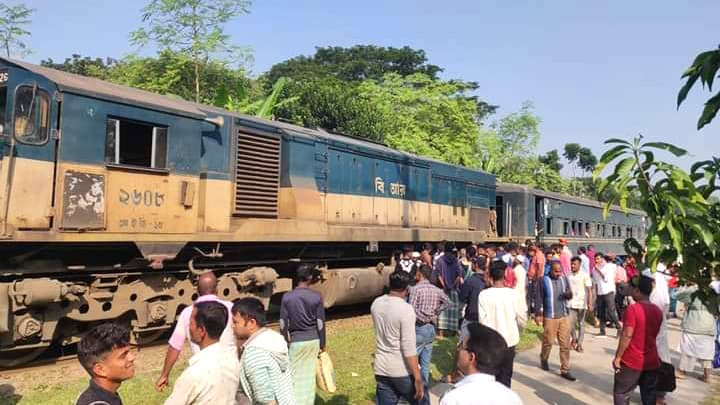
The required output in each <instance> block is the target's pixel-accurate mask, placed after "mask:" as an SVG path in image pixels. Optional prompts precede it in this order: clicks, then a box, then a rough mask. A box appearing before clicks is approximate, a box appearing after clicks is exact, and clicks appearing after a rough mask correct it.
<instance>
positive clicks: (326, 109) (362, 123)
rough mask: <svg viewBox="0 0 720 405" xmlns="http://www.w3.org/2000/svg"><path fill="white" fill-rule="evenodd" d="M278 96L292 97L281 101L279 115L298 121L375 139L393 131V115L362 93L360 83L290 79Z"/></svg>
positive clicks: (332, 130)
mask: <svg viewBox="0 0 720 405" xmlns="http://www.w3.org/2000/svg"><path fill="white" fill-rule="evenodd" d="M279 81H280V80H278V81H276V82H275V85H277V83H278V82H279ZM279 99H281V100H288V99H290V100H293V101H291V102H286V103H283V104H282V105H279V106H278V107H277V108H276V109H275V115H276V117H277V118H280V119H284V120H287V121H291V122H294V123H296V124H298V125H302V126H305V127H309V128H322V129H324V130H327V131H331V132H339V133H344V134H348V135H354V136H358V137H363V138H368V139H372V140H375V141H383V138H384V136H385V135H386V134H387V133H389V131H390V127H389V121H390V118H389V117H388V116H386V115H385V114H384V113H383V112H382V111H380V109H379V108H378V107H377V106H375V105H373V101H371V100H370V99H369V98H368V97H361V96H360V92H359V89H358V86H356V85H354V84H349V83H346V82H343V81H341V80H338V79H335V78H331V77H329V78H325V79H321V78H308V79H306V80H294V79H288V80H287V84H285V85H284V86H283V91H282V93H281V94H280V96H279Z"/></svg>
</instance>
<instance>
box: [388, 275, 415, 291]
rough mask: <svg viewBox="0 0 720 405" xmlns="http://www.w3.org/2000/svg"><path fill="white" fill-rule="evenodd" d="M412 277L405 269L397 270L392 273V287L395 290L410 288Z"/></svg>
mask: <svg viewBox="0 0 720 405" xmlns="http://www.w3.org/2000/svg"><path fill="white" fill-rule="evenodd" d="M411 281H412V277H411V276H410V273H408V272H405V271H402V270H400V271H395V272H393V273H391V274H390V289H391V290H393V291H403V290H406V289H407V288H408V286H409V285H410V282H411Z"/></svg>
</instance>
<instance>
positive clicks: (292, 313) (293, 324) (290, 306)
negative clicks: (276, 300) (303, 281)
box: [280, 287, 324, 342]
mask: <svg viewBox="0 0 720 405" xmlns="http://www.w3.org/2000/svg"><path fill="white" fill-rule="evenodd" d="M323 310H324V308H323V303H322V296H321V295H320V293H318V292H317V291H314V290H311V289H309V288H304V287H298V288H295V289H294V290H292V291H290V292H288V293H286V294H285V295H283V299H282V306H281V309H280V322H281V329H283V330H285V329H287V331H288V332H289V334H290V337H291V341H293V342H301V341H307V340H313V339H318V338H319V336H318V325H317V322H318V319H321V318H324V316H322V315H321V312H322V311H323ZM285 322H287V325H284V323H285Z"/></svg>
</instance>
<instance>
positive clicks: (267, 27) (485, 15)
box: [9, 0, 720, 165]
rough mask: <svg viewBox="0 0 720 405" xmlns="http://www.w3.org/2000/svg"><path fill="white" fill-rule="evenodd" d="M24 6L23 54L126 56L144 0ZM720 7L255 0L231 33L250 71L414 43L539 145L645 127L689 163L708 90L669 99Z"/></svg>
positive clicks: (711, 143) (711, 148)
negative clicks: (524, 109) (532, 127)
mask: <svg viewBox="0 0 720 405" xmlns="http://www.w3.org/2000/svg"><path fill="white" fill-rule="evenodd" d="M9 3H11V4H14V2H12V1H11V2H9ZM25 4H27V5H29V6H30V7H33V8H35V9H36V10H37V11H36V13H35V15H34V17H33V23H32V25H31V27H30V31H32V37H30V38H29V39H28V41H27V42H28V45H29V46H30V47H31V48H32V50H33V51H34V53H33V54H32V55H30V56H29V57H28V58H27V59H28V60H29V61H31V62H39V61H40V60H41V59H44V58H47V57H52V58H53V59H55V60H57V61H62V60H63V59H64V58H65V57H68V56H70V55H71V54H73V53H79V54H81V55H83V56H103V57H104V56H113V57H118V56H122V55H124V54H127V53H129V52H132V51H134V49H133V48H132V47H131V46H130V45H129V43H128V33H129V32H130V31H132V30H133V29H135V28H137V27H138V25H139V23H140V9H141V8H142V7H143V6H144V5H145V4H146V1H145V0H124V1H114V0H113V1H109V0H92V1H91V0H65V1H57V0H32V1H26V2H25ZM718 15H720V3H718V2H717V0H688V1H669V0H668V1H662V0H661V1H658V0H655V1H650V0H642V1H640V0H638V1H620V0H613V1H603V2H587V1H579V0H578V1H570V0H545V1H537V0H535V1H532V0H517V1H514V0H513V1H509V0H505V1H499V0H498V1H478V0H475V1H469V0H467V1H452V0H449V1H445V2H438V1H426V0H415V1H411V0H385V1H379V0H365V1H358V2H350V1H337V0H336V1H330V0H306V1H301V0H286V1H280V0H264V1H263V0H257V1H255V2H254V4H253V5H252V9H251V13H250V14H249V15H246V16H242V17H239V18H237V19H236V20H234V21H233V22H232V23H230V24H229V26H228V27H227V31H228V33H229V34H231V35H232V38H233V41H234V42H235V43H236V44H239V45H245V46H249V47H251V48H252V49H253V54H254V59H255V61H254V63H253V65H252V66H251V71H252V72H253V73H254V74H258V73H262V72H263V71H265V70H267V69H268V68H269V67H270V66H272V65H273V64H274V63H277V62H280V61H283V60H285V59H288V58H290V57H293V56H296V55H299V54H311V53H313V51H314V48H315V47H316V46H330V45H337V46H352V45H354V44H376V45H384V46H396V47H399V46H404V45H409V46H411V47H413V48H421V49H424V50H425V51H426V52H427V54H428V56H429V59H430V62H431V63H434V64H437V65H439V66H441V67H443V68H444V69H445V71H444V72H443V77H445V78H460V79H464V80H473V81H477V82H478V83H480V86H481V87H480V94H481V96H482V97H483V98H484V99H485V100H487V101H489V102H490V103H493V104H497V105H499V106H500V110H499V111H498V116H501V115H503V114H506V113H509V112H513V111H515V110H517V109H518V108H519V107H520V105H521V104H522V102H523V101H525V100H530V101H532V102H533V103H534V104H535V107H536V112H537V114H538V115H540V117H542V120H543V123H542V126H541V131H542V134H543V135H542V139H541V141H540V147H539V152H544V151H547V150H549V149H553V148H562V146H563V145H564V144H565V143H568V142H578V143H581V144H583V145H586V146H589V147H591V148H592V149H593V150H594V151H595V153H596V154H598V155H599V154H600V153H601V152H602V151H603V150H604V146H603V145H602V142H603V140H604V139H607V138H609V137H624V138H630V137H632V136H634V135H636V134H637V133H639V132H641V133H643V134H644V135H645V136H646V137H647V138H648V139H652V140H661V141H666V142H672V143H675V144H677V145H679V146H682V147H685V148H686V149H688V150H689V151H690V152H691V153H692V154H693V158H694V159H698V158H706V157H709V156H711V155H712V154H713V153H714V154H718V153H717V151H718V150H720V136H719V135H720V122H716V123H713V124H711V125H710V126H708V127H706V128H705V129H703V130H702V131H700V132H698V131H696V130H695V124H696V120H697V118H698V116H699V114H700V111H701V108H702V103H703V102H704V101H705V100H706V99H707V98H709V95H708V94H709V93H707V92H701V91H699V90H695V91H693V92H692V93H691V94H690V96H689V100H688V102H686V104H684V105H683V107H682V108H681V109H680V110H679V111H677V110H676V108H675V97H676V95H677V91H678V89H679V88H680V86H681V85H682V81H681V80H680V75H681V73H682V71H683V70H684V69H685V68H686V67H687V66H688V65H689V64H690V63H691V61H692V59H693V58H694V56H695V55H696V54H697V53H698V52H700V51H703V50H707V49H711V48H714V47H716V46H718V44H719V43H720V24H718ZM150 51H151V50H150ZM145 52H148V51H147V50H146V51H145ZM684 165H686V163H685V164H684Z"/></svg>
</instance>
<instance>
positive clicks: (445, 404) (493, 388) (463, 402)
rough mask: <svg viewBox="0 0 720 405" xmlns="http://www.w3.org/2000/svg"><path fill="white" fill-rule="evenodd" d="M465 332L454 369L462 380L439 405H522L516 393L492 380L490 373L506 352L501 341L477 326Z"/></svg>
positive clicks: (490, 331)
mask: <svg viewBox="0 0 720 405" xmlns="http://www.w3.org/2000/svg"><path fill="white" fill-rule="evenodd" d="M468 332H469V336H468V337H467V338H466V339H465V340H464V341H462V342H460V344H459V345H458V355H457V367H458V369H459V370H460V371H462V373H463V374H464V375H465V377H464V378H463V379H462V380H460V381H459V382H458V383H457V384H455V388H454V389H452V390H450V391H448V392H446V393H445V395H443V397H442V399H441V400H440V405H522V403H523V402H522V400H521V399H520V397H519V396H518V395H517V394H516V393H514V392H513V391H511V390H510V388H508V387H506V386H505V385H503V384H500V383H499V382H497V381H495V376H494V374H496V372H497V367H498V365H499V364H500V363H501V362H502V361H503V357H504V355H503V353H505V352H506V351H507V345H506V344H505V339H503V337H502V336H501V335H500V334H499V333H498V332H496V331H495V330H493V329H491V328H489V327H487V326H484V325H481V324H477V323H471V324H469V325H468Z"/></svg>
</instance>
